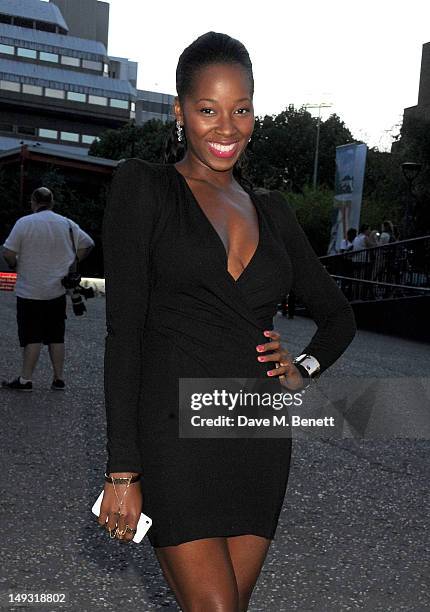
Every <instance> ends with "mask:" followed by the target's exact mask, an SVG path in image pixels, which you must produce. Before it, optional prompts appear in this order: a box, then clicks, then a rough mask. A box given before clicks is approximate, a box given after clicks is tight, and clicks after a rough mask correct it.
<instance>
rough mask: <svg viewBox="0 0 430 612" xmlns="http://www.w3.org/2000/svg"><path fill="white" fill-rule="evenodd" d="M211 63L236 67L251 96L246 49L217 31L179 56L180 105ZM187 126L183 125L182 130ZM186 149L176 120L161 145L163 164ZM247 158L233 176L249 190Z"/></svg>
mask: <svg viewBox="0 0 430 612" xmlns="http://www.w3.org/2000/svg"><path fill="white" fill-rule="evenodd" d="M212 64H239V65H241V66H242V67H243V68H244V69H245V70H246V73H247V75H248V78H249V81H250V86H251V97H252V96H253V95H254V76H253V72H252V63H251V59H250V57H249V54H248V51H247V50H246V47H245V46H244V45H243V44H242V43H241V42H240V41H239V40H236V39H235V38H232V37H231V36H229V35H228V34H222V33H220V32H213V31H211V32H206V34H202V35H201V36H199V37H198V38H197V39H196V40H195V41H194V42H192V43H191V44H190V45H189V46H188V47H187V48H186V49H184V51H183V52H182V53H181V55H180V57H179V61H178V65H177V68H176V91H177V94H178V99H179V102H180V103H181V105H183V102H184V99H185V98H186V97H187V96H188V95H190V94H191V92H192V88H193V85H194V82H195V78H196V77H197V76H198V72H199V71H200V70H201V69H202V68H205V67H206V66H210V65H212ZM185 127H186V126H184V128H185ZM186 148H187V142H186V136H185V129H183V131H182V141H181V142H180V141H179V140H178V135H177V130H176V121H173V123H172V128H171V131H170V133H169V134H168V137H167V139H166V141H165V145H164V154H163V157H164V160H163V161H164V163H166V164H174V163H176V162H178V161H179V160H180V159H182V157H183V156H184V154H185V151H186ZM246 166H247V158H246V153H245V152H244V153H243V154H242V155H241V157H240V158H239V159H238V161H237V162H236V163H235V165H234V167H233V176H234V177H235V179H236V180H237V181H238V182H239V183H241V184H242V185H247V186H248V187H250V188H252V184H251V182H250V180H249V178H247V177H246Z"/></svg>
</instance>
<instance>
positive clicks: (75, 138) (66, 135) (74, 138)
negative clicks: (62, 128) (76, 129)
mask: <svg viewBox="0 0 430 612" xmlns="http://www.w3.org/2000/svg"><path fill="white" fill-rule="evenodd" d="M60 138H61V140H67V141H68V142H79V134H74V133H73V132H60Z"/></svg>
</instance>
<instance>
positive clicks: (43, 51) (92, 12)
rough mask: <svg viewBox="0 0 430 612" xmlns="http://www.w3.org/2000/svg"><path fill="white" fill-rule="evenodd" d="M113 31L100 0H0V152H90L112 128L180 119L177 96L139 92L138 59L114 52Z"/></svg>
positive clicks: (105, 7)
mask: <svg viewBox="0 0 430 612" xmlns="http://www.w3.org/2000/svg"><path fill="white" fill-rule="evenodd" d="M63 11H64V13H63ZM69 23H70V24H72V25H71V26H69ZM108 30H109V5H108V4H107V3H106V2H100V1H99V0H57V1H56V3H54V2H42V1H41V0H0V149H3V150H4V149H11V148H13V147H16V146H19V145H20V144H22V143H24V144H34V143H35V142H40V143H41V144H43V145H49V146H51V147H54V148H55V149H58V150H69V151H74V152H76V153H82V154H86V153H88V149H89V147H90V146H91V143H92V142H93V141H94V139H96V138H97V136H98V135H99V134H100V133H102V132H103V131H104V130H106V129H116V128H120V127H121V126H123V125H125V124H126V123H128V122H129V121H130V120H131V119H135V120H136V122H137V123H142V122H144V121H147V120H148V119H149V118H153V117H155V118H159V119H162V120H164V121H166V120H172V119H173V114H172V113H173V109H172V104H173V99H174V96H171V95H167V94H160V93H155V92H149V91H144V90H137V89H136V86H137V69H138V66H137V63H136V62H132V61H129V60H128V59H125V58H118V57H113V56H112V57H110V56H109V55H108V53H107V49H106V42H107V36H108ZM169 105H170V108H171V110H170V114H169Z"/></svg>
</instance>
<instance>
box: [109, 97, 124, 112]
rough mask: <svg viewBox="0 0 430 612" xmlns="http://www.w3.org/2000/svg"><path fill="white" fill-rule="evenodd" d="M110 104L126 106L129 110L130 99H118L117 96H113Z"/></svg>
mask: <svg viewBox="0 0 430 612" xmlns="http://www.w3.org/2000/svg"><path fill="white" fill-rule="evenodd" d="M110 105H111V106H113V107H114V108H125V109H126V110H128V100H117V99H116V98H111V99H110Z"/></svg>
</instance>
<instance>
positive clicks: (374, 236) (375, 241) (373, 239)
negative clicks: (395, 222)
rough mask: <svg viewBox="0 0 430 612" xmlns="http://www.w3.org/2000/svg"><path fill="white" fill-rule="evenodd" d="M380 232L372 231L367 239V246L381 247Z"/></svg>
mask: <svg viewBox="0 0 430 612" xmlns="http://www.w3.org/2000/svg"><path fill="white" fill-rule="evenodd" d="M379 236H380V234H379V232H378V230H372V231H371V232H370V234H369V236H368V238H367V244H368V246H369V247H376V246H379Z"/></svg>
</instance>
